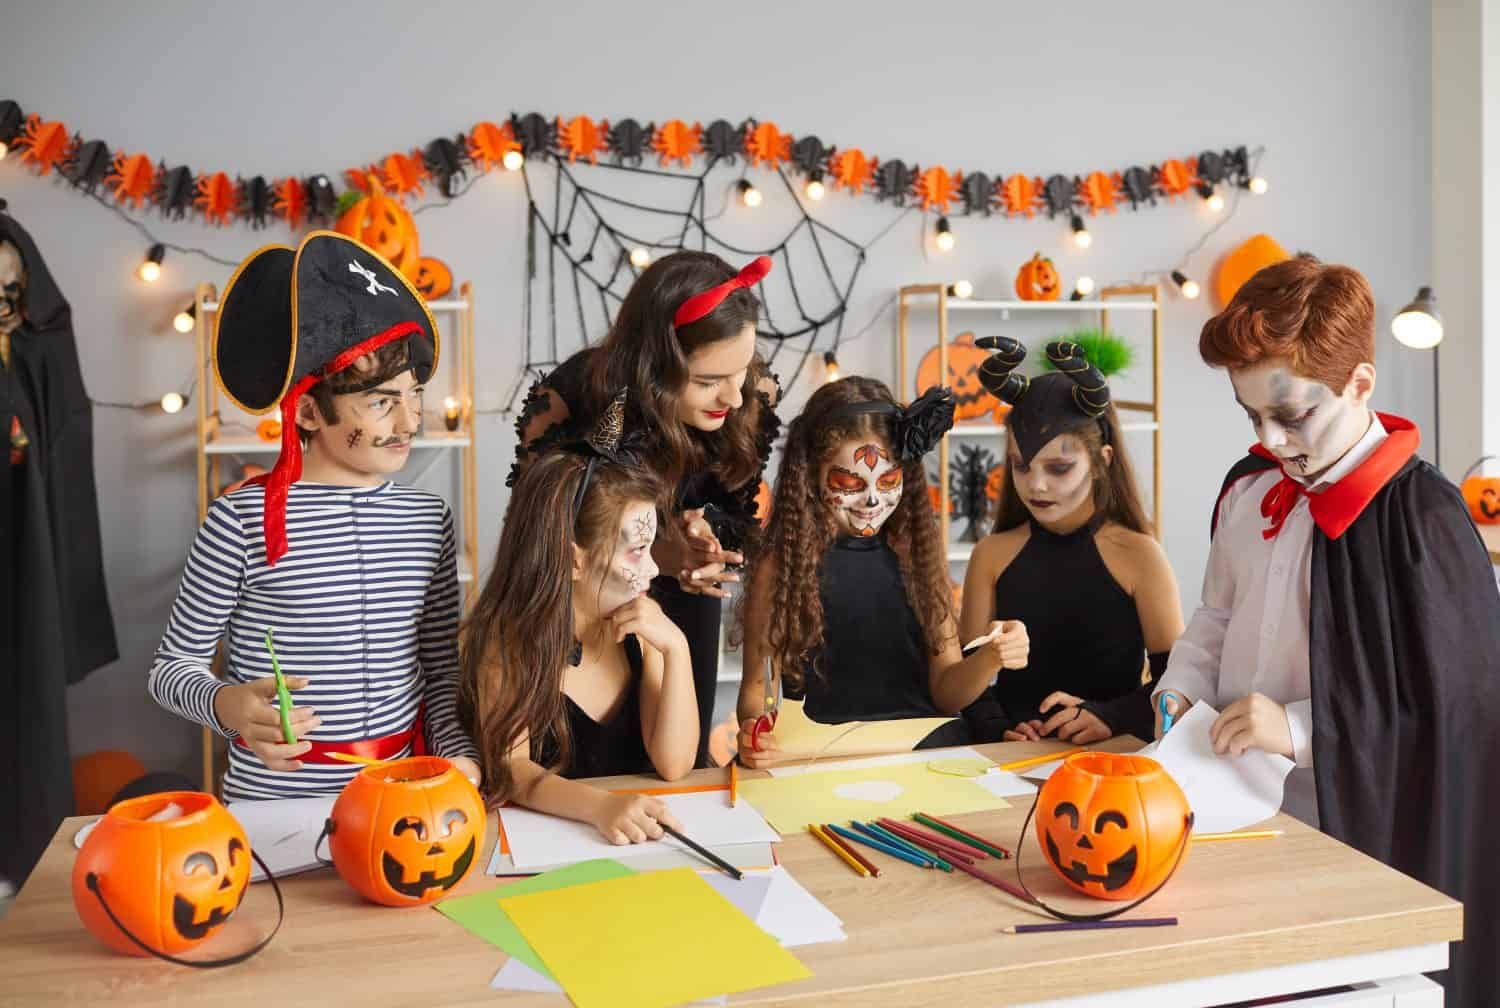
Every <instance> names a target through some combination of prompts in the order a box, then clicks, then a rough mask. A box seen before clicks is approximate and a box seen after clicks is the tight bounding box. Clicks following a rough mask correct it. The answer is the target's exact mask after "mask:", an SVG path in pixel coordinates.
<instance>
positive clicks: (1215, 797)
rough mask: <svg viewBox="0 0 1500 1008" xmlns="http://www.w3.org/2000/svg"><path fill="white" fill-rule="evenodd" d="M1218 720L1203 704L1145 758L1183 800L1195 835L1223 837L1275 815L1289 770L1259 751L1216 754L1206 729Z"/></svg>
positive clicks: (1271, 755)
mask: <svg viewBox="0 0 1500 1008" xmlns="http://www.w3.org/2000/svg"><path fill="white" fill-rule="evenodd" d="M1218 716H1219V712H1218V711H1216V710H1214V709H1213V708H1212V707H1210V706H1208V704H1204V703H1197V704H1194V705H1193V706H1192V707H1190V708H1189V709H1188V712H1187V713H1186V714H1184V715H1182V717H1180V718H1178V719H1177V723H1176V724H1174V725H1173V726H1172V730H1171V731H1169V732H1167V734H1166V735H1165V736H1164V737H1163V738H1162V739H1161V741H1160V742H1159V743H1157V747H1156V751H1155V752H1154V753H1152V754H1150V755H1151V757H1152V759H1154V760H1156V761H1157V762H1158V763H1160V764H1161V765H1162V766H1163V767H1165V768H1166V771H1167V773H1169V774H1171V775H1172V779H1173V780H1175V781H1177V784H1178V786H1179V787H1181V788H1182V790H1183V793H1184V794H1186V795H1187V800H1188V805H1189V807H1191V808H1192V810H1193V832H1194V833H1228V832H1230V831H1232V830H1237V829H1243V828H1244V827H1246V826H1249V825H1251V824H1253V823H1258V822H1260V821H1261V820H1263V819H1267V818H1269V817H1271V816H1273V815H1275V814H1276V812H1277V810H1279V809H1280V808H1281V799H1282V794H1283V791H1284V790H1285V787H1286V775H1287V774H1289V773H1291V771H1292V767H1293V766H1294V764H1293V763H1292V761H1291V760H1289V759H1287V758H1286V757H1285V756H1278V755H1276V754H1275V753H1268V752H1265V751H1263V750H1260V749H1251V750H1248V751H1247V752H1245V753H1244V754H1243V755H1241V756H1219V755H1217V754H1215V752H1214V749H1213V743H1212V742H1211V741H1209V737H1208V729H1209V728H1210V727H1211V726H1212V725H1213V723H1214V720H1215V719H1216V718H1217V717H1218Z"/></svg>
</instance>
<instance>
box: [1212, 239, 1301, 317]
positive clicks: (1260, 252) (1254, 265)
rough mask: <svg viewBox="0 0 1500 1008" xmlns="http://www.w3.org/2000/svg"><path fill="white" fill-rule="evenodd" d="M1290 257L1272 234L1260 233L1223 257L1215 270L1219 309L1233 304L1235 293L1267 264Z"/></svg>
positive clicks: (1215, 289)
mask: <svg viewBox="0 0 1500 1008" xmlns="http://www.w3.org/2000/svg"><path fill="white" fill-rule="evenodd" d="M1290 258H1291V256H1289V255H1288V254H1287V251H1286V249H1284V248H1282V247H1281V246H1280V245H1279V244H1278V243H1277V241H1276V239H1275V238H1272V237H1271V236H1270V235H1265V234H1258V235H1255V236H1253V237H1251V238H1248V239H1246V240H1245V241H1244V242H1243V243H1242V244H1240V245H1239V246H1238V247H1237V248H1235V249H1234V251H1232V252H1230V253H1229V254H1228V255H1226V256H1225V257H1224V258H1223V259H1221V260H1219V268H1218V269H1217V270H1216V271H1215V272H1214V296H1215V297H1217V298H1218V299H1219V310H1220V311H1222V310H1223V309H1225V308H1227V307H1229V302H1231V301H1233V300H1234V295H1235V292H1236V291H1238V290H1239V289H1240V288H1241V287H1243V286H1244V285H1245V281H1246V280H1249V279H1250V278H1251V277H1253V276H1254V275H1255V274H1257V273H1259V272H1260V271H1261V270H1263V269H1265V268H1266V267H1267V266H1270V265H1272V264H1273V263H1279V262H1281V261H1282V260H1283V259H1290Z"/></svg>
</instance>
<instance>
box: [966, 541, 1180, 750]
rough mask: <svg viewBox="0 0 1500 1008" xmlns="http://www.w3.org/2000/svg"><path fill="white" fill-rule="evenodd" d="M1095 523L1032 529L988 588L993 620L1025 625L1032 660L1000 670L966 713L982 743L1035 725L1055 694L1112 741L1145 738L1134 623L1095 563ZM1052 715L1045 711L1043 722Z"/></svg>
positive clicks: (1145, 704) (1150, 725) (1131, 610)
mask: <svg viewBox="0 0 1500 1008" xmlns="http://www.w3.org/2000/svg"><path fill="white" fill-rule="evenodd" d="M1099 524H1100V521H1099V519H1098V518H1096V519H1095V520H1094V521H1092V522H1090V523H1089V524H1087V525H1085V526H1084V527H1082V528H1080V529H1078V530H1077V531H1075V532H1071V533H1069V534H1067V535H1058V534H1056V533H1053V532H1049V531H1047V530H1046V529H1044V528H1042V526H1040V525H1039V524H1037V523H1036V522H1035V521H1033V522H1032V523H1031V538H1029V539H1028V540H1027V541H1026V545H1025V546H1023V547H1022V548H1021V552H1020V553H1019V554H1017V555H1016V558H1015V559H1014V560H1012V561H1011V563H1010V566H1009V567H1007V568H1005V570H1004V572H1003V573H1001V575H1000V576H999V577H998V578H996V579H995V618H996V619H1001V620H1011V619H1017V620H1020V621H1022V622H1023V623H1025V624H1026V633H1027V636H1028V637H1029V638H1030V640H1031V652H1030V656H1029V658H1028V661H1027V665H1026V668H1023V669H1001V670H1000V672H999V678H998V680H997V681H996V683H995V684H994V685H993V686H991V687H990V688H989V689H988V690H986V691H985V693H984V695H983V696H982V697H981V698H980V699H979V700H977V701H975V703H974V705H973V706H971V707H970V708H969V710H968V717H969V719H970V723H971V724H972V725H973V726H974V728H975V730H976V731H977V732H978V733H979V734H980V735H981V736H982V738H983V740H984V741H996V740H998V739H999V738H1000V737H1001V735H1002V734H1003V733H1004V732H1005V730H1006V729H1007V728H1011V727H1013V726H1015V725H1016V724H1018V723H1019V722H1022V721H1027V720H1030V719H1032V718H1037V717H1041V715H1040V713H1039V712H1038V707H1039V706H1040V704H1041V702H1042V701H1043V700H1044V699H1046V697H1047V695H1048V694H1049V693H1052V692H1054V691H1056V690H1062V691H1063V692H1065V693H1071V694H1073V695H1074V696H1076V697H1082V698H1083V700H1084V701H1086V702H1085V703H1084V705H1083V706H1084V709H1085V710H1088V711H1090V712H1091V713H1093V714H1095V715H1096V716H1097V717H1098V718H1099V719H1100V720H1101V721H1103V722H1104V723H1105V724H1106V725H1108V726H1109V728H1110V730H1111V731H1112V732H1114V733H1115V734H1117V735H1119V734H1125V733H1129V734H1132V735H1135V736H1137V737H1139V738H1145V739H1149V738H1151V736H1152V733H1153V731H1154V730H1155V729H1154V718H1153V717H1152V713H1151V695H1150V687H1149V685H1143V684H1142V682H1141V672H1142V670H1143V669H1144V668H1145V665H1146V641H1145V638H1144V636H1143V635H1142V632H1141V621H1140V616H1139V614H1138V613H1137V612H1136V606H1135V600H1134V599H1133V598H1131V597H1130V595H1129V594H1128V593H1127V592H1126V591H1125V589H1124V588H1122V587H1120V583H1119V582H1118V581H1116V580H1115V578H1114V575H1112V574H1111V573H1110V572H1109V568H1108V567H1106V566H1105V564H1104V559H1103V557H1101V556H1100V555H1099V547H1098V545H1097V544H1096V543H1095V542H1094V533H1095V532H1096V531H1097V530H1098V527H1099ZM1056 712H1057V708H1055V707H1054V708H1053V709H1052V711H1051V712H1050V713H1049V715H1048V716H1049V717H1050V716H1051V714H1055V713H1056ZM1043 720H1046V719H1045V718H1043Z"/></svg>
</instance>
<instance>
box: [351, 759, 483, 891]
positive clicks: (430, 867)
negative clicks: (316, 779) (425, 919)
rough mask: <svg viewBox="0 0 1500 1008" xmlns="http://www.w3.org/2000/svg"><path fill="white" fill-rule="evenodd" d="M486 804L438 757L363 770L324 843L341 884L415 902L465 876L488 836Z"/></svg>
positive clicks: (353, 781)
mask: <svg viewBox="0 0 1500 1008" xmlns="http://www.w3.org/2000/svg"><path fill="white" fill-rule="evenodd" d="M485 826H486V823H485V812H484V802H483V801H481V800H480V798H479V792H478V791H476V790H475V789H474V785H473V784H471V783H469V779H468V778H467V777H465V776H464V775H463V774H461V773H459V772H458V770H457V769H455V768H454V766H453V764H452V763H449V762H448V761H447V760H445V759H441V758H439V757H437V756H413V757H410V758H409V759H401V760H393V761H391V762H389V763H380V764H377V765H375V766H370V767H366V768H365V769H364V770H362V771H360V772H359V773H358V774H357V775H355V777H354V779H353V780H351V781H350V782H349V783H348V784H346V785H344V790H343V791H342V792H340V793H339V797H338V800H337V801H335V802H334V803H333V815H332V816H331V817H330V818H329V820H328V825H327V830H328V836H329V840H328V848H329V850H330V851H331V852H332V854H333V865H334V867H335V868H337V869H338V872H339V874H340V875H342V876H343V878H344V881H345V882H348V883H349V884H350V885H351V886H353V887H354V890H355V891H356V892H358V893H359V894H360V895H361V896H363V897H365V898H366V899H368V900H370V901H372V902H375V903H383V904H385V905H386V906H419V905H421V904H424V903H431V902H433V901H434V900H437V899H441V898H442V897H443V896H446V895H447V894H448V893H449V891H450V890H452V888H453V887H454V886H456V885H458V884H459V883H460V882H462V881H463V880H464V877H465V876H466V875H468V874H469V870H470V869H472V868H473V867H474V861H475V859H476V858H477V857H478V856H479V854H480V848H481V847H483V845H484V837H485Z"/></svg>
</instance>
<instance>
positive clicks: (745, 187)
mask: <svg viewBox="0 0 1500 1008" xmlns="http://www.w3.org/2000/svg"><path fill="white" fill-rule="evenodd" d="M736 188H738V189H739V191H740V202H741V203H743V204H745V206H747V207H758V206H760V202H761V199H762V198H763V197H762V196H761V194H760V190H759V189H757V188H755V184H754V183H753V182H751V181H750V180H749V179H740V180H739V182H738V183H737V184H736Z"/></svg>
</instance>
